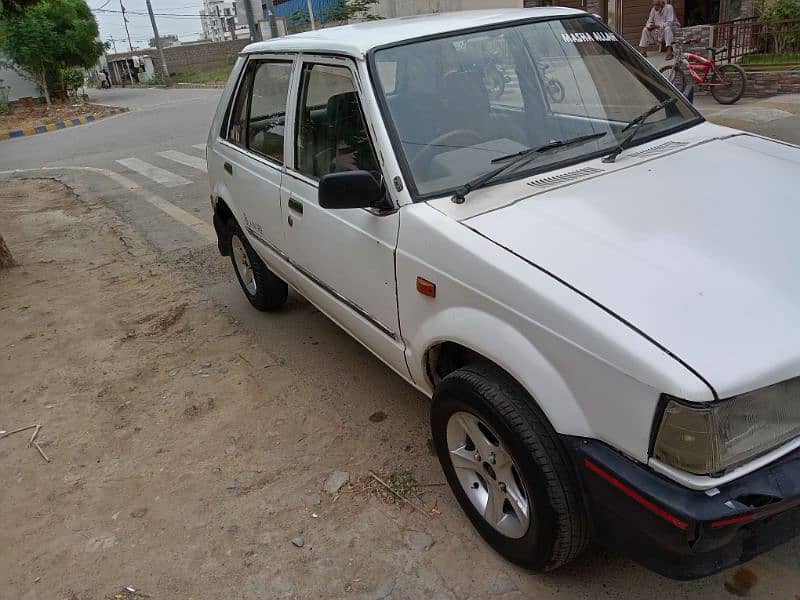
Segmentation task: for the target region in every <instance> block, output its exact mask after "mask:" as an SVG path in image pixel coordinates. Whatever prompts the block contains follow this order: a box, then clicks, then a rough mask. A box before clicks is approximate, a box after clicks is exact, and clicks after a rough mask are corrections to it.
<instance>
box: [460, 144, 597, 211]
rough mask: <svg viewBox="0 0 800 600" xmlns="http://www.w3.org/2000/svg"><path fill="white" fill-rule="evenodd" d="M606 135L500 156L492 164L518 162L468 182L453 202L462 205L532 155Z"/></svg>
mask: <svg viewBox="0 0 800 600" xmlns="http://www.w3.org/2000/svg"><path fill="white" fill-rule="evenodd" d="M604 135H606V132H605V131H601V132H598V133H590V134H589V135H581V136H579V137H575V138H571V139H568V140H553V141H551V142H548V143H546V144H544V145H542V146H536V147H535V148H526V149H525V150H521V151H519V152H515V153H513V154H506V155H505V156H498V157H497V158H493V159H492V160H491V163H492V164H495V163H498V162H502V161H505V160H509V159H512V158H513V159H516V160H512V161H511V162H510V163H508V164H506V165H503V166H502V167H497V168H496V169H492V170H491V171H489V172H487V173H484V174H483V175H479V176H478V177H476V178H475V179H472V180H471V181H468V182H467V183H465V184H464V185H462V186H461V187H460V188H458V189H457V190H456V191H455V193H454V194H453V198H452V200H453V202H454V203H456V204H461V203H462V202H464V199H465V198H466V196H467V194H469V193H470V192H471V191H473V190H477V189H479V188H482V187H483V186H485V185H486V184H488V183H489V182H490V181H491V180H492V179H494V178H495V177H497V176H498V175H500V174H501V173H505V172H506V171H510V170H512V169H514V168H515V167H519V166H522V165H523V164H525V163H527V162H528V161H529V160H532V159H533V158H534V156H532V155H535V154H541V153H543V152H547V151H549V150H554V149H555V148H563V147H564V146H571V145H572V144H579V143H581V142H588V141H589V140H595V139H597V138H601V137H603V136H604Z"/></svg>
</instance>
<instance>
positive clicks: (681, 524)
mask: <svg viewBox="0 0 800 600" xmlns="http://www.w3.org/2000/svg"><path fill="white" fill-rule="evenodd" d="M583 464H584V465H585V466H586V468H587V469H589V470H590V471H592V472H593V473H596V474H597V475H599V476H600V477H602V478H603V479H605V480H606V481H607V482H608V483H610V484H611V485H613V486H614V487H615V488H617V489H618V490H620V491H621V492H622V493H623V494H625V495H626V496H628V497H629V498H631V499H632V500H635V501H636V502H638V503H639V504H641V505H642V506H644V507H645V508H646V509H647V510H649V511H650V512H651V513H653V514H655V515H658V516H659V517H661V518H662V519H664V520H665V521H668V522H670V523H672V524H673V525H675V527H677V528H678V529H688V528H689V524H688V523H686V522H685V521H681V520H680V519H679V518H678V517H676V516H675V515H671V514H670V513H668V512H667V511H665V510H664V509H663V508H661V507H660V506H657V505H655V504H653V503H652V502H650V500H648V499H647V498H645V497H644V496H642V495H641V494H639V492H637V491H636V490H634V489H633V488H632V487H630V486H628V485H625V484H624V483H622V482H621V481H620V480H619V479H617V478H616V477H614V476H613V475H612V474H611V473H608V472H606V471H605V470H603V469H602V468H600V467H599V466H597V465H596V464H594V463H593V462H592V461H590V460H589V459H588V458H585V459H583Z"/></svg>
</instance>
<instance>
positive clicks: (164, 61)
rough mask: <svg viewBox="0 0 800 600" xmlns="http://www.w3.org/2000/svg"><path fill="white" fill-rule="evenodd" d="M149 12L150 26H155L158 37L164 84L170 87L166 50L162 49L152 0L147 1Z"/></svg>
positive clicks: (157, 43) (157, 45) (157, 42)
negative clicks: (165, 56)
mask: <svg viewBox="0 0 800 600" xmlns="http://www.w3.org/2000/svg"><path fill="white" fill-rule="evenodd" d="M147 12H149V13H150V24H151V25H152V26H153V34H154V35H155V36H156V48H158V56H159V58H160V59H161V73H162V74H163V75H164V83H166V84H167V85H170V84H171V83H172V81H171V80H170V78H169V67H167V59H166V58H164V50H162V49H161V38H160V37H159V36H158V25H156V17H155V15H154V14H153V6H152V4H150V0H147Z"/></svg>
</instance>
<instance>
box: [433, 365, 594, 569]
mask: <svg viewBox="0 0 800 600" xmlns="http://www.w3.org/2000/svg"><path fill="white" fill-rule="evenodd" d="M465 415H466V416H465ZM465 424H466V426H465ZM475 427H477V429H475ZM462 429H463V435H462ZM431 430H432V434H433V441H434V445H435V448H436V453H437V455H438V457H439V462H440V464H441V465H442V469H443V470H444V473H445V476H446V478H447V481H448V483H449V484H450V487H451V489H452V490H453V493H454V494H455V496H456V498H457V500H458V502H459V504H460V505H461V507H462V508H463V510H464V511H465V512H466V514H467V516H468V517H469V519H470V520H471V521H472V524H473V525H474V526H475V528H476V529H477V530H478V532H479V533H480V534H481V536H482V537H483V538H484V539H485V540H486V541H487V542H488V543H489V545H490V546H492V547H493V548H494V549H495V550H496V551H497V552H498V553H500V554H501V555H503V556H504V557H505V558H507V559H508V560H510V561H512V562H514V563H516V564H518V565H521V566H523V567H526V568H529V569H532V570H536V571H550V570H553V569H556V568H558V567H560V566H562V565H564V564H566V563H568V562H570V561H571V560H573V559H574V558H575V557H576V556H578V554H580V553H581V551H582V550H583V549H584V548H585V547H586V545H587V543H588V541H589V520H588V516H587V514H586V509H585V507H584V503H583V498H582V496H581V492H580V486H579V484H578V481H577V477H576V475H575V472H574V469H573V467H572V464H571V462H570V460H569V458H568V456H567V453H566V450H565V448H564V447H563V445H562V443H561V440H560V439H559V438H558V435H557V434H556V432H555V431H554V430H553V428H552V426H551V425H550V423H549V422H548V421H547V419H546V418H545V416H544V414H543V413H542V412H541V411H540V410H539V408H538V407H537V406H536V405H535V403H534V401H533V399H532V398H531V397H530V396H529V395H528V393H527V392H526V391H525V390H524V389H523V388H522V386H520V385H519V383H517V382H516V381H515V380H514V379H513V378H512V377H511V376H509V375H508V374H507V373H506V372H505V371H503V370H502V369H500V368H498V367H496V366H494V365H492V364H489V363H483V362H479V363H474V364H471V365H468V366H465V367H462V368H460V369H458V370H456V371H454V372H452V373H450V374H449V375H447V376H446V377H445V378H444V379H443V380H442V381H441V382H440V384H439V386H438V387H437V388H436V391H435V393H434V395H433V402H432V405H431ZM470 431H474V432H475V433H474V437H476V439H477V440H478V441H474V440H472V439H471V437H470V436H471V435H472V434H470V433H469V432H470ZM492 438H494V440H492ZM493 442H496V443H494V444H493ZM472 452H474V455H473V456H472V459H470V457H469V456H467V457H466V458H465V455H469V454H470V453H472ZM481 453H482V454H483V455H482V456H480V458H478V454H481ZM487 453H488V455H487ZM509 458H510V462H511V466H510V467H508V464H507V460H506V459H509ZM456 464H458V465H459V467H458V468H457V467H456V466H455V465H456ZM487 465H488V466H487ZM492 465H494V467H493V466H492ZM501 479H506V480H508V481H501ZM512 482H513V483H512ZM501 484H502V485H501ZM490 488H491V489H490ZM492 490H494V492H492ZM484 495H485V497H486V500H485V506H484V500H483V498H484ZM498 498H500V500H499V501H498V500H497V499H498ZM526 504H527V508H528V517H527V526H526V524H525V522H524V521H525V518H524V513H525V510H524V508H525V505H526ZM490 505H491V506H494V507H495V508H493V509H492V508H490ZM498 506H500V507H501V509H500V510H498V509H497V507H498ZM484 515H488V516H489V517H490V518H489V519H487V517H485V516H484ZM498 516H499V518H498ZM490 521H491V522H490Z"/></svg>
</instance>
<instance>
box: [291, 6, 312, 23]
mask: <svg viewBox="0 0 800 600" xmlns="http://www.w3.org/2000/svg"><path fill="white" fill-rule="evenodd" d="M286 20H287V21H288V23H289V25H291V26H292V27H302V26H303V25H308V24H309V23H310V22H311V21H310V19H309V18H308V11H307V10H299V9H298V10H296V11H294V12H293V13H292V14H290V15H289V17H288V18H287V19H286Z"/></svg>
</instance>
